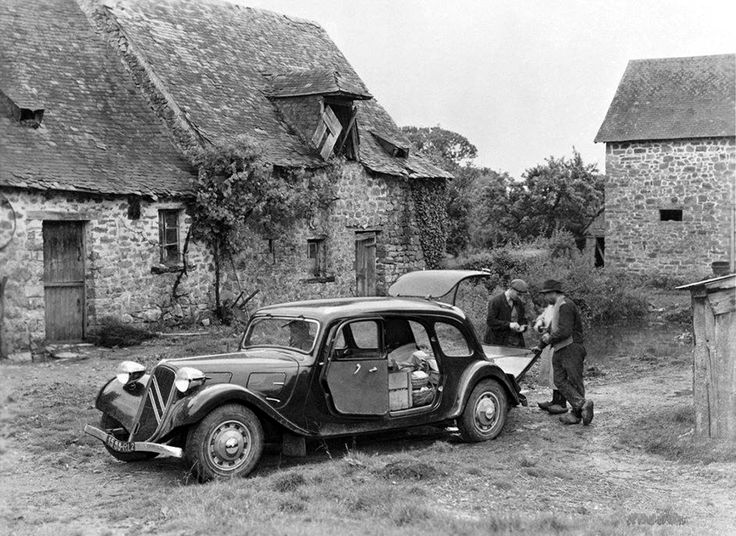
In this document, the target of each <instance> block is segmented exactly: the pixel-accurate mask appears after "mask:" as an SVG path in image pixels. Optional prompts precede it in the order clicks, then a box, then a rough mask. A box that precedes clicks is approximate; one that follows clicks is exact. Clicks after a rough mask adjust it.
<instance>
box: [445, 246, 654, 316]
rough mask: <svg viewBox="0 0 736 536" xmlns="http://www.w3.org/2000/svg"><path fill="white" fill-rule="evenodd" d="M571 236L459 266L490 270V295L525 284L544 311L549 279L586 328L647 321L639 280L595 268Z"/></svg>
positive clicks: (467, 260)
mask: <svg viewBox="0 0 736 536" xmlns="http://www.w3.org/2000/svg"><path fill="white" fill-rule="evenodd" d="M568 235H569V233H556V234H555V235H553V236H552V237H551V238H548V239H537V240H535V241H533V242H528V243H524V244H517V245H513V246H506V247H503V248H498V249H493V250H489V251H484V252H477V253H475V254H473V255H470V256H468V257H465V258H458V259H457V262H456V264H457V267H458V268H462V269H467V270H481V269H482V270H487V271H488V272H489V273H490V274H491V277H490V278H489V281H488V288H489V290H493V288H495V287H496V286H501V287H503V288H505V287H506V286H507V285H508V283H509V281H510V280H511V279H514V278H521V279H524V280H525V281H526V282H527V283H528V284H529V287H530V292H531V298H532V299H533V300H536V305H537V307H538V308H539V309H540V311H541V309H542V308H543V307H544V305H545V304H544V303H542V301H541V296H539V294H538V291H539V290H540V289H541V288H542V285H543V284H544V281H545V280H547V279H557V280H559V281H561V282H562V284H563V288H564V289H565V292H566V294H567V295H568V296H570V298H571V299H572V300H573V301H575V303H577V304H578V306H579V307H580V310H581V312H582V313H583V318H584V322H585V323H586V324H587V325H588V326H590V325H601V324H610V323H622V322H630V321H634V320H638V319H641V318H644V317H645V316H646V315H647V314H648V311H649V307H648V304H647V301H646V299H644V297H643V294H642V292H641V291H640V288H641V286H642V284H641V282H640V280H639V279H638V278H632V277H630V276H628V275H627V274H624V273H621V272H613V271H610V270H606V269H603V268H594V267H593V266H592V264H591V262H590V260H589V259H587V258H586V257H584V256H583V255H582V254H581V253H580V252H579V251H578V250H577V248H575V247H574V240H573V239H572V236H568ZM528 314H529V316H532V315H533V314H534V313H533V311H529V313H528ZM530 320H531V318H530Z"/></svg>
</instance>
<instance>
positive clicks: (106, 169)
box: [0, 0, 195, 197]
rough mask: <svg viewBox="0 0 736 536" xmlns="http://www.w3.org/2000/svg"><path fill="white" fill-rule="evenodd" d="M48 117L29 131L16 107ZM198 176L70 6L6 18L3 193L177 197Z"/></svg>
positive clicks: (6, 9) (13, 1)
mask: <svg viewBox="0 0 736 536" xmlns="http://www.w3.org/2000/svg"><path fill="white" fill-rule="evenodd" d="M3 94H4V96H5V97H7V98H9V99H10V101H12V103H13V104H14V105H16V106H17V107H20V108H29V109H39V108H43V109H44V110H45V113H44V116H43V122H42V123H41V127H40V128H37V129H33V128H29V127H26V126H22V125H21V124H19V123H18V122H17V121H16V120H15V119H13V118H12V117H11V116H10V110H9V108H10V107H12V104H10V103H8V102H7V99H6V98H3ZM194 176H195V175H194V170H192V169H191V167H190V166H189V164H188V163H187V162H186V160H185V159H184V158H183V157H182V155H181V154H180V152H179V150H178V149H177V148H176V147H175V145H174V143H173V140H172V138H171V136H170V134H169V132H168V130H167V129H166V127H165V126H164V124H163V123H162V122H161V121H160V120H159V119H158V118H157V117H156V116H155V115H154V114H153V112H152V111H151V110H150V108H149V106H148V104H147V102H146V101H145V99H144V98H143V96H142V95H141V94H140V92H139V91H138V90H137V89H136V88H135V86H134V84H133V82H132V81H131V80H130V76H129V75H128V74H127V73H126V72H125V71H124V69H123V67H122V65H121V63H120V59H119V58H118V57H117V56H116V55H115V54H114V53H113V52H112V51H111V50H110V49H109V47H108V46H107V44H105V43H104V42H103V41H102V40H101V39H99V38H98V36H97V35H96V34H95V32H94V31H93V30H92V27H91V26H90V24H89V22H88V21H87V19H86V17H85V15H84V14H83V13H82V11H81V10H80V8H79V7H78V5H77V4H76V3H75V2H74V1H73V0H33V2H29V1H28V0H4V1H3V5H2V9H0V186H12V187H20V188H32V189H44V190H45V189H52V190H76V191H82V192H96V193H102V194H124V195H128V194H142V195H149V196H156V197H168V196H176V195H180V194H182V193H187V192H189V191H191V181H192V178H193V177H194Z"/></svg>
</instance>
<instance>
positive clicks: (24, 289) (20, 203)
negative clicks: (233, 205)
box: [0, 162, 424, 353]
mask: <svg viewBox="0 0 736 536" xmlns="http://www.w3.org/2000/svg"><path fill="white" fill-rule="evenodd" d="M321 173H326V172H325V171H322V172H321ZM333 173H335V174H336V175H335V178H336V186H335V191H336V196H337V199H336V200H335V201H334V202H333V203H332V205H331V206H330V208H329V209H328V210H327V211H325V212H324V213H322V214H320V215H318V216H317V217H315V218H314V219H313V220H312V221H309V222H304V223H303V224H301V225H299V226H297V227H296V228H295V229H293V232H291V233H289V234H287V235H285V236H279V237H271V239H270V240H269V239H267V238H265V237H261V236H256V235H252V236H251V238H250V240H249V241H248V244H247V245H246V246H245V247H244V249H243V251H242V253H241V255H239V256H238V257H237V258H236V259H234V266H235V270H233V269H232V266H231V265H230V263H227V266H225V267H224V268H225V271H224V274H223V281H222V287H221V288H222V299H223V300H230V301H232V300H233V299H234V298H235V297H236V296H237V295H238V294H239V293H240V292H245V293H246V295H249V294H250V293H251V292H253V291H255V290H259V293H258V295H257V296H256V297H255V298H254V299H253V301H252V302H251V303H250V304H249V308H248V310H249V311H253V309H254V308H255V307H257V306H259V305H263V304H266V303H277V302H283V301H291V300H296V299H308V298H318V297H338V296H353V295H355V284H356V279H355V239H356V234H357V233H361V232H375V233H376V236H377V247H376V254H377V255H376V256H377V258H376V282H377V285H376V287H377V288H376V290H377V294H379V295H382V294H385V293H386V291H387V289H388V287H389V286H390V285H391V283H393V282H394V281H395V280H396V278H397V277H398V276H399V275H401V274H403V273H405V272H408V271H412V270H418V269H422V268H424V256H423V254H422V250H421V245H420V243H419V237H418V235H417V232H416V229H417V224H416V219H415V215H414V208H413V205H412V201H411V193H410V188H409V183H408V181H407V180H406V179H402V178H397V177H385V176H374V175H371V174H369V173H368V172H367V171H366V170H365V168H363V166H361V165H360V164H357V163H348V162H345V163H343V164H342V165H339V166H338V167H337V168H336V171H335V172H333ZM2 193H3V194H4V195H5V196H6V197H7V198H8V200H9V201H10V203H11V204H12V206H13V208H14V209H15V212H16V218H17V228H16V231H15V234H14V236H13V239H12V241H11V242H10V244H9V245H8V246H7V247H6V248H5V249H4V250H2V251H0V277H2V276H3V275H7V276H8V284H7V288H6V291H5V302H6V305H5V323H4V331H3V335H4V340H5V341H6V346H7V348H6V350H7V351H8V352H9V353H17V352H26V353H27V352H35V351H37V350H38V349H39V348H41V347H42V345H43V344H44V339H45V316H44V286H43V272H44V259H43V235H42V226H43V221H44V220H77V221H84V222H85V225H84V241H85V271H86V276H85V279H86V289H85V290H86V301H87V303H86V322H87V325H86V331H87V332H89V330H91V329H94V328H95V327H96V326H97V325H98V324H99V322H100V319H101V318H103V317H106V316H113V317H116V318H119V319H121V320H123V321H125V322H132V323H146V324H148V325H149V327H150V326H151V323H153V325H157V323H159V322H164V323H170V322H177V321H187V322H196V321H198V320H200V319H201V318H203V317H205V316H208V315H210V314H211V311H212V310H213V308H214V303H213V301H214V289H213V281H214V275H213V264H212V260H211V258H210V257H209V255H208V254H207V252H206V251H205V248H204V247H203V246H202V245H201V244H195V243H192V244H190V246H189V251H188V255H187V260H188V265H189V269H188V276H187V277H184V278H183V279H182V282H181V284H180V286H179V288H178V292H177V294H178V295H179V297H178V299H177V300H173V299H172V288H173V285H174V281H175V278H176V276H177V271H176V270H175V269H174V271H170V270H169V269H167V268H166V267H164V266H162V265H160V263H159V260H160V256H159V255H160V253H159V234H158V233H159V229H158V211H159V210H160V209H172V208H181V209H182V227H181V242H182V244H183V242H184V237H185V235H186V232H187V229H188V227H189V224H190V221H189V217H188V216H186V215H185V212H184V211H183V204H182V203H167V202H152V201H145V200H143V201H141V207H140V218H138V219H131V218H130V217H129V215H128V209H129V203H128V199H127V198H124V197H118V198H110V197H90V196H85V195H82V194H59V193H56V194H54V193H29V192H24V191H22V190H3V192H2ZM310 238H321V239H324V245H325V248H326V271H325V274H324V277H314V275H313V274H310V273H309V260H308V249H307V240H308V239H310Z"/></svg>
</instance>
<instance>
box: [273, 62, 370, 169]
mask: <svg viewBox="0 0 736 536" xmlns="http://www.w3.org/2000/svg"><path fill="white" fill-rule="evenodd" d="M268 78H269V80H270V83H271V91H270V93H269V97H270V98H271V99H272V100H273V101H274V104H275V105H276V106H277V107H278V108H279V110H280V111H281V114H282V115H283V117H284V118H285V119H286V120H287V121H288V122H289V124H290V125H291V126H292V127H294V128H295V129H296V130H297V131H299V132H300V133H301V134H302V136H304V138H305V139H309V140H311V142H312V146H313V147H314V148H315V149H317V151H319V153H320V155H321V156H322V158H323V159H324V160H327V159H328V158H329V157H330V156H332V155H333V154H337V155H341V156H344V157H345V158H348V159H350V160H358V156H359V155H358V149H359V141H360V140H359V138H358V127H357V124H356V120H357V110H358V108H357V106H356V105H355V104H354V103H355V101H357V100H369V99H372V98H373V97H372V96H371V95H369V94H368V93H367V92H366V90H365V89H364V88H363V87H362V84H361V83H360V81H359V80H354V79H353V80H350V79H348V78H346V77H345V76H343V75H342V74H341V73H340V72H339V71H335V70H332V69H295V70H292V71H289V72H285V73H280V74H275V75H272V76H269V77H268ZM315 119H316V121H315Z"/></svg>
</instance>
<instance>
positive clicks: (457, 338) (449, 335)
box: [434, 322, 473, 357]
mask: <svg viewBox="0 0 736 536" xmlns="http://www.w3.org/2000/svg"><path fill="white" fill-rule="evenodd" d="M434 332H435V334H436V335H437V342H438V343H439V345H440V349H441V350H442V353H443V354H445V355H446V356H448V357H468V356H470V355H473V350H472V348H471V346H470V344H468V340H467V339H466V338H465V335H463V332H462V331H460V329H458V327H457V326H454V325H452V324H448V323H447V322H435V324H434Z"/></svg>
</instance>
